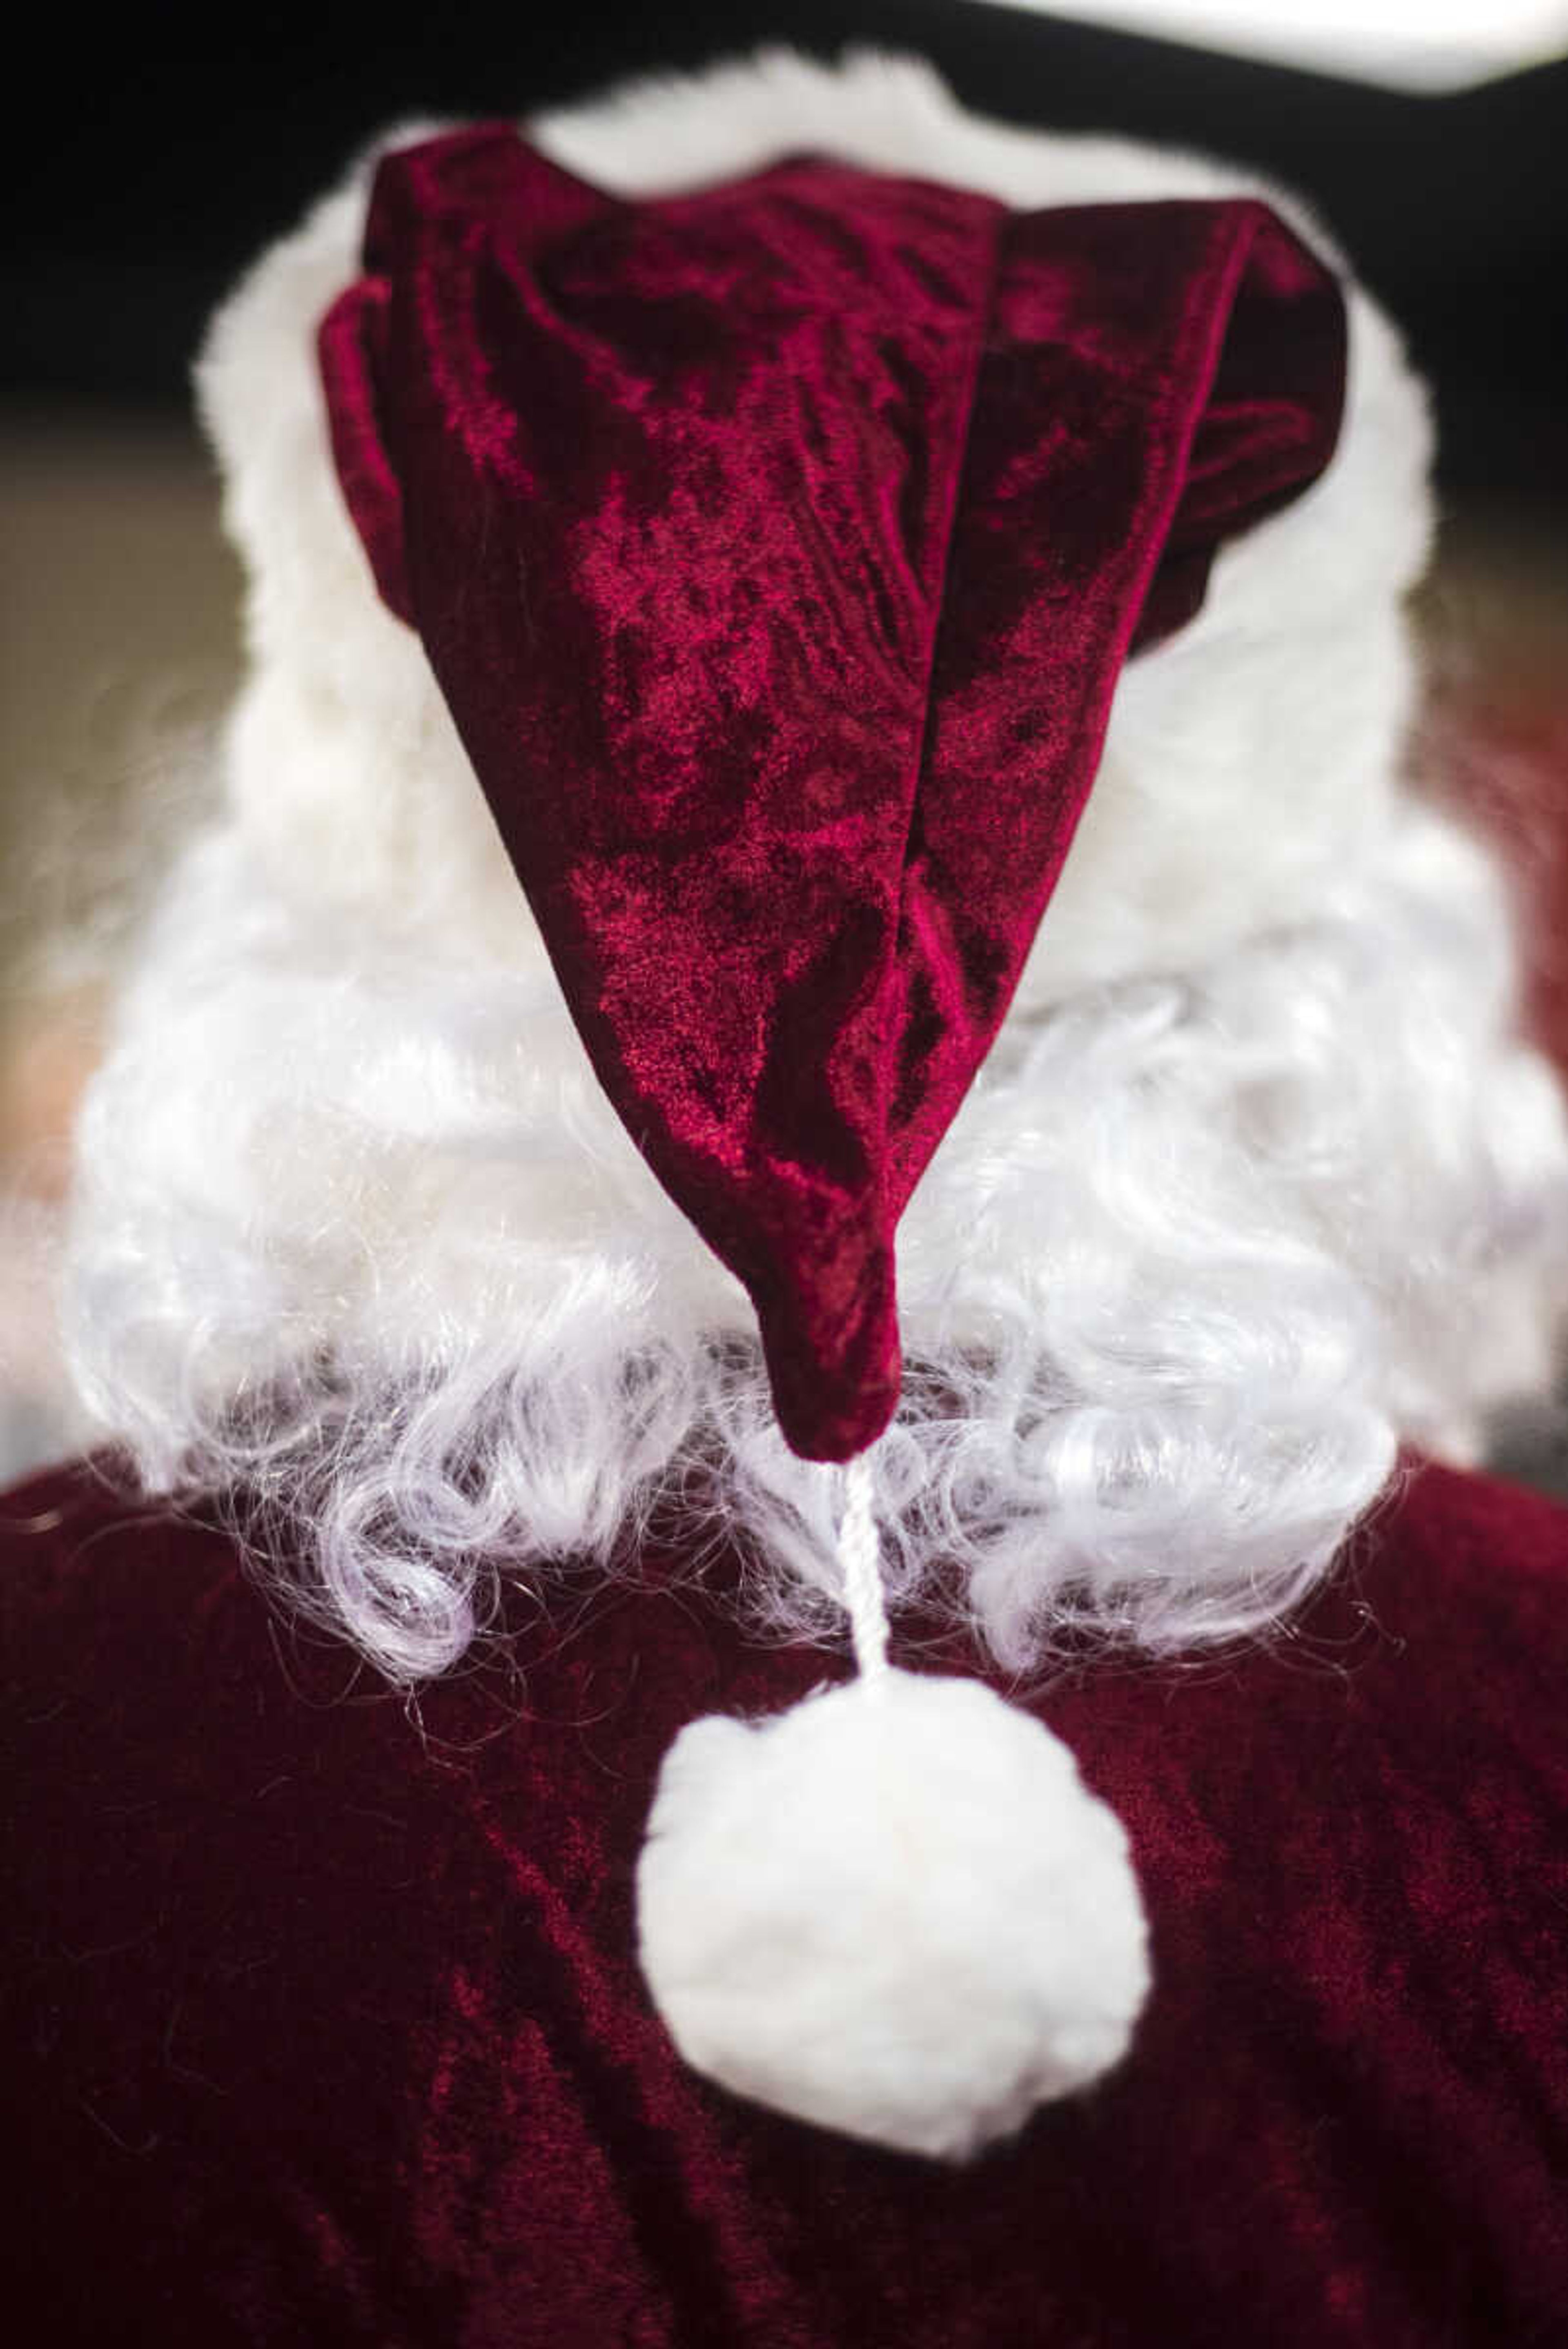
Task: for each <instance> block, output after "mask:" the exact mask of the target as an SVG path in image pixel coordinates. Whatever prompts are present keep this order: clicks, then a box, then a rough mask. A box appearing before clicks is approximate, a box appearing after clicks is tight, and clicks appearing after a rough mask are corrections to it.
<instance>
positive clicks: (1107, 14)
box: [1004, 0, 1568, 90]
mask: <svg viewBox="0 0 1568 2349" xmlns="http://www.w3.org/2000/svg"><path fill="white" fill-rule="evenodd" d="M1004 5H1007V6H1010V7H1014V8H1028V9H1033V11H1034V12H1035V13H1036V14H1037V15H1039V16H1070V17H1076V18H1077V19H1078V21H1079V22H1080V23H1083V24H1101V25H1111V26H1116V28H1117V29H1118V30H1119V31H1121V32H1126V33H1149V34H1153V35H1154V36H1156V37H1157V38H1158V39H1161V40H1167V41H1184V42H1186V43H1188V44H1189V46H1190V47H1194V48H1202V49H1231V50H1238V51H1240V52H1241V54H1242V55H1243V56H1246V57H1267V58H1270V59H1272V61H1273V62H1274V63H1276V64H1280V65H1292V66H1305V67H1310V68H1311V69H1313V70H1314V71H1315V72H1318V73H1330V74H1340V75H1344V76H1347V77H1349V78H1352V79H1354V80H1357V81H1376V82H1384V83H1386V84H1387V85H1388V86H1389V87H1390V88H1395V89H1415V90H1442V89H1463V88H1466V87H1467V86H1468V85H1469V83H1471V82H1477V81H1490V80H1491V79H1493V78H1495V77H1496V76H1497V75H1499V74H1505V73H1515V72H1517V71H1519V70H1520V69H1521V67H1525V66H1532V65H1541V64H1543V63H1544V62H1545V61H1546V60H1547V59H1548V58H1549V57H1561V56H1563V53H1564V52H1565V51H1568V0H1485V5H1478V0H1004Z"/></svg>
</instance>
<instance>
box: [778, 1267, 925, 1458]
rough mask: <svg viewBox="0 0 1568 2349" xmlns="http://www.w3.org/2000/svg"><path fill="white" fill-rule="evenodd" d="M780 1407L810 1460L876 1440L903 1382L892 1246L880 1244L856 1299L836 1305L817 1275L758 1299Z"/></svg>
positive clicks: (789, 1436) (793, 1442)
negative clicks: (813, 1280) (819, 1288)
mask: <svg viewBox="0 0 1568 2349" xmlns="http://www.w3.org/2000/svg"><path fill="white" fill-rule="evenodd" d="M758 1319H759V1321H760V1323H761V1327H762V1335H763V1351H764V1353H765V1355H766V1357H767V1365H768V1378H769V1381H770V1383H771V1385H772V1388H773V1397H774V1411H775V1412H776V1413H777V1414H778V1422H779V1425H780V1427H781V1428H782V1429H783V1431H784V1441H785V1442H786V1443H787V1444H788V1445H789V1447H790V1449H791V1451H792V1452H796V1453H798V1454H800V1456H801V1457H802V1459H805V1460H823V1461H845V1460H853V1459H854V1458H855V1456H856V1454H857V1453H861V1452H864V1451H866V1450H867V1447H868V1446H869V1445H871V1444H875V1443H876V1441H877V1437H878V1436H879V1435H880V1434H881V1433H882V1432H883V1430H884V1428H885V1427H886V1426H887V1424H888V1421H889V1420H890V1419H891V1418H892V1416H893V1413H894V1412H895V1411H896V1410H897V1409H898V1396H899V1393H900V1391H901V1389H902V1385H903V1356H902V1353H901V1351H900V1349H899V1343H898V1305H897V1300H896V1297H895V1292H894V1284H893V1264H892V1251H891V1248H890V1247H886V1248H882V1249H879V1250H878V1251H877V1255H876V1256H875V1257H873V1259H872V1262H871V1264H870V1265H869V1266H868V1268H867V1276H866V1278H865V1280H864V1281H863V1283H862V1284H861V1285H860V1286H859V1287H858V1288H857V1292H856V1296H855V1299H854V1301H853V1303H852V1304H851V1305H850V1306H848V1307H847V1308H844V1307H840V1308H838V1309H835V1308H834V1307H833V1306H832V1305H830V1304H828V1303H826V1301H825V1299H824V1298H823V1296H822V1295H821V1293H820V1292H819V1291H817V1290H816V1289H815V1288H813V1286H812V1285H811V1284H810V1283H806V1284H805V1285H803V1286H802V1287H800V1288H795V1289H794V1290H793V1291H792V1293H790V1294H788V1295H786V1296H784V1297H781V1298H778V1299H774V1300H772V1301H771V1302H769V1303H768V1304H766V1305H763V1304H759V1307H758Z"/></svg>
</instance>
